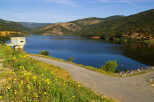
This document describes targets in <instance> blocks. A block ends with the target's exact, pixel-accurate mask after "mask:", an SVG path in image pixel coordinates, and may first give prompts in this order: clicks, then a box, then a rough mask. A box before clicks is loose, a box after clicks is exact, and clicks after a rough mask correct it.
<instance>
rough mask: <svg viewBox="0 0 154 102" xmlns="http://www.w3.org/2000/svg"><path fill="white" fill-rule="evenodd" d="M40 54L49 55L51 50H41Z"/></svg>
mask: <svg viewBox="0 0 154 102" xmlns="http://www.w3.org/2000/svg"><path fill="white" fill-rule="evenodd" d="M40 54H41V55H46V56H47V55H49V52H48V51H41V52H40Z"/></svg>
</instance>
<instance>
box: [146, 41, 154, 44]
mask: <svg viewBox="0 0 154 102" xmlns="http://www.w3.org/2000/svg"><path fill="white" fill-rule="evenodd" d="M144 43H146V44H154V40H145V41H144Z"/></svg>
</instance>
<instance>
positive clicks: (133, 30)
mask: <svg viewBox="0 0 154 102" xmlns="http://www.w3.org/2000/svg"><path fill="white" fill-rule="evenodd" d="M34 33H36V34H47V35H80V36H100V37H103V38H106V39H110V38H112V37H116V38H121V37H128V38H139V39H152V37H154V9H152V10H148V11H144V12H141V13H138V14H134V15H130V16H111V17H107V18H87V19H80V20H76V21H72V22H67V23H57V24H52V25H48V26H45V27H41V28H38V29H35V30H34Z"/></svg>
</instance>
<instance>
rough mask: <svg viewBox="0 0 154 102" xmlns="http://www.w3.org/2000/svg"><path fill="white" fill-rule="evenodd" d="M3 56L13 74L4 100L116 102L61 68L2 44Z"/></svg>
mask: <svg viewBox="0 0 154 102" xmlns="http://www.w3.org/2000/svg"><path fill="white" fill-rule="evenodd" d="M1 58H2V59H4V62H3V63H4V67H7V68H11V69H12V73H11V74H9V75H8V74H7V78H6V79H7V83H6V84H5V85H4V86H3V88H1V89H0V101H6V102H11V101H14V102H112V100H109V99H105V98H103V97H102V96H100V95H97V94H96V93H94V92H92V91H91V90H89V89H86V88H84V87H83V86H82V85H81V84H80V83H77V82H75V81H73V80H72V79H71V78H70V76H69V74H68V73H67V72H66V71H64V70H62V69H61V68H59V67H56V66H53V65H48V64H45V63H42V62H39V61H36V60H34V59H32V58H30V57H28V56H27V54H25V53H24V52H22V51H15V50H13V49H12V48H10V47H6V46H4V45H0V59H1ZM2 75H3V74H2ZM0 76H1V74H0ZM3 76H5V77H6V74H5V75H3Z"/></svg>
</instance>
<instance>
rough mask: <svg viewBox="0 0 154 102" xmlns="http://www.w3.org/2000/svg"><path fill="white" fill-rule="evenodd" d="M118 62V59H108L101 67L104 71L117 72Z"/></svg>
mask: <svg viewBox="0 0 154 102" xmlns="http://www.w3.org/2000/svg"><path fill="white" fill-rule="evenodd" d="M117 66H118V64H117V61H107V62H106V63H105V65H103V66H102V67H101V69H103V70H104V71H107V72H115V71H116V68H117Z"/></svg>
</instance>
